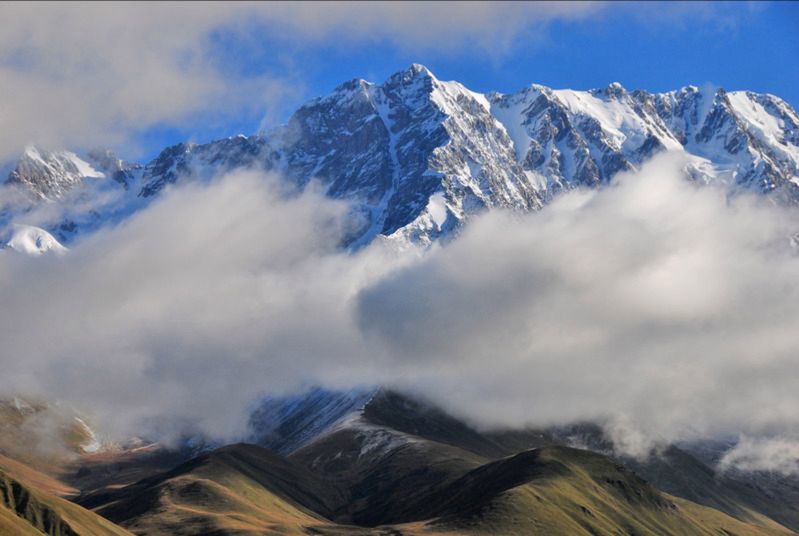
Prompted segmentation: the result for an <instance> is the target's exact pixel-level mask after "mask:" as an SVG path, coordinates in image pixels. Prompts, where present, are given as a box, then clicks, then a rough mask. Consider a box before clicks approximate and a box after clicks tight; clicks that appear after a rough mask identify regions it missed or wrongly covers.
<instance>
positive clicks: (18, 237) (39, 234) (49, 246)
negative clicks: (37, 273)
mask: <svg viewBox="0 0 799 536" xmlns="http://www.w3.org/2000/svg"><path fill="white" fill-rule="evenodd" d="M2 248H4V249H13V250H14V251H18V252H20V253H26V254H28V255H41V254H42V253H46V252H48V251H52V252H54V253H65V252H66V251H67V248H65V247H64V246H62V245H61V244H60V243H59V242H58V240H56V239H55V238H53V235H51V234H50V233H48V232H47V231H45V230H44V229H40V228H38V227H33V226H32V225H20V224H13V225H12V226H11V228H10V232H9V233H8V235H7V236H6V238H5V240H3V243H2Z"/></svg>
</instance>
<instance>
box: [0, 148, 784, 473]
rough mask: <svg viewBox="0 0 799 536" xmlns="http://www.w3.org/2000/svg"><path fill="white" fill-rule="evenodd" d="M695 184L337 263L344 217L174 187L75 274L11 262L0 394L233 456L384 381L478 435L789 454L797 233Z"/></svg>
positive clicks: (79, 263)
mask: <svg viewBox="0 0 799 536" xmlns="http://www.w3.org/2000/svg"><path fill="white" fill-rule="evenodd" d="M683 164H684V162H682V161H681V160H679V159H677V158H672V157H661V158H658V159H655V160H654V161H653V162H652V163H650V164H648V165H647V166H645V167H644V168H643V169H642V170H641V171H640V172H637V173H631V174H625V175H621V176H619V177H618V178H617V180H616V182H615V184H614V185H612V186H610V187H608V188H605V189H603V190H600V191H591V192H574V193H570V194H566V195H563V196H562V197H560V198H559V199H558V200H557V201H555V202H554V203H552V204H551V205H549V206H548V207H546V208H545V209H544V210H542V211H540V212H537V213H533V214H528V215H519V214H514V213H508V212H504V211H492V212H489V213H486V214H484V215H482V216H480V217H477V218H475V219H474V220H473V221H471V222H470V223H469V225H468V226H467V227H466V228H465V229H464V231H463V233H462V234H461V236H459V237H458V238H457V239H455V240H453V241H452V242H450V243H449V244H447V245H445V246H443V247H439V246H436V247H434V248H433V249H432V250H430V251H427V252H426V253H424V254H423V253H422V252H420V251H416V250H410V251H407V250H406V251H404V252H398V251H396V250H395V249H394V248H392V247H391V244H385V243H382V242H377V243H375V244H372V245H371V246H369V247H367V248H365V249H362V250H360V251H358V252H355V253H352V252H346V251H342V250H341V249H340V248H338V244H339V243H340V240H341V237H342V236H344V235H345V234H346V232H347V227H346V226H347V220H346V214H347V207H346V206H344V205H343V204H341V203H338V202H334V201H331V200H329V199H326V198H324V196H323V195H322V194H321V193H319V192H316V191H314V190H313V189H310V190H308V191H306V192H304V193H301V194H298V193H292V192H286V191H283V190H282V189H281V188H280V187H279V186H278V184H279V181H278V180H277V179H275V178H270V177H264V176H263V175H259V174H252V173H249V174H247V173H244V174H242V173H239V174H234V175H231V176H228V177H225V178H221V179H219V180H217V181H214V182H212V183H211V184H209V185H205V186H200V185H194V186H188V187H184V188H180V189H176V190H174V191H172V192H171V193H169V194H168V195H166V196H165V197H164V198H163V199H161V200H160V201H157V202H156V203H154V204H153V205H152V206H151V207H149V208H148V209H146V210H144V211H142V212H141V213H139V214H137V215H136V216H134V217H133V218H132V219H130V220H129V221H127V222H126V223H124V224H122V225H120V226H118V227H116V228H112V229H107V230H104V231H101V232H99V233H97V234H95V235H93V236H91V237H89V238H88V239H86V240H84V241H83V242H79V243H77V244H76V245H75V246H74V247H73V249H72V251H71V252H70V254H69V255H66V256H63V257H59V258H56V257H50V258H38V259H27V258H23V257H21V256H14V255H10V254H9V255H6V254H3V255H2V256H0V300H2V302H3V308H2V311H0V339H1V340H3V346H4V347H3V352H2V354H0V355H1V357H0V360H1V363H0V365H2V369H3V375H2V378H0V389H2V390H3V391H5V392H9V391H15V392H22V393H32V394H34V395H39V396H45V395H46V396H48V397H51V398H52V397H57V398H60V399H64V400H68V401H70V402H71V403H73V404H75V405H76V406H78V407H79V408H82V409H88V410H91V412H92V413H94V415H95V418H96V419H97V420H98V421H99V422H100V423H101V425H102V427H104V428H105V429H109V430H113V431H114V432H116V433H118V434H130V433H146V432H151V431H152V428H150V429H148V428H147V427H148V426H153V425H154V423H158V426H159V427H160V430H161V432H167V435H169V433H174V432H177V431H178V430H179V429H178V428H177V425H176V424H175V423H190V424H191V426H192V427H195V428H196V429H199V430H202V431H204V432H207V433H210V434H212V435H216V436H228V437H229V436H232V435H235V434H237V433H240V432H241V431H242V430H243V426H244V423H245V422H246V415H245V409H246V408H247V407H248V404H250V403H251V402H252V401H253V399H254V398H255V397H257V396H258V394H260V393H264V392H275V391H290V390H293V389H296V388H299V387H300V386H302V385H309V384H323V385H327V386H331V387H348V386H352V385H357V384H376V383H387V384H392V385H396V386H399V387H404V388H410V389H414V390H416V391H418V392H420V393H422V394H424V395H425V396H427V397H428V398H430V399H432V400H433V401H435V402H437V403H440V404H442V405H444V406H445V407H446V408H448V409H449V410H451V411H452V412H454V413H456V414H457V415H461V416H464V417H467V418H469V419H470V420H472V421H473V422H475V423H476V424H478V425H481V426H489V427H491V426H528V425H530V426H537V425H546V424H556V423H566V422H570V421H575V420H596V421H600V422H604V423H607V428H608V430H609V431H610V432H611V433H612V434H613V435H614V437H615V439H616V441H617V444H618V445H619V446H620V447H621V448H623V449H624V450H626V451H627V452H629V453H633V454H636V453H638V454H641V453H645V452H646V451H647V450H648V449H649V448H650V447H652V446H653V445H655V444H657V442H658V441H673V440H679V439H692V438H697V437H703V436H711V435H719V434H738V433H742V434H747V435H748V436H750V437H755V438H763V437H768V438H770V439H769V441H770V442H763V443H762V444H763V445H772V446H773V445H774V441H782V442H786V444H794V443H792V442H791V439H790V438H791V437H799V391H797V389H796V385H797V381H798V380H799V367H797V366H796V359H797V357H796V356H797V349H799V332H797V330H796V329H795V319H796V318H799V299H797V298H799V259H798V258H797V257H796V255H795V251H794V247H793V246H792V244H791V240H790V237H791V236H792V235H793V234H794V233H795V232H796V231H797V230H799V214H797V213H796V211H795V210H789V209H782V208H779V207H777V206H774V205H773V204H771V203H768V202H767V201H766V200H764V199H763V198H760V197H754V196H747V195H740V196H735V197H732V198H730V197H729V196H728V195H727V194H726V191H723V190H720V189H717V188H714V187H699V186H696V185H694V184H692V183H690V182H689V181H687V180H685V179H684V178H683V176H682V173H681V171H680V169H681V166H682V165H683ZM164 423H167V425H165V424H164ZM758 444H759V443H757V442H752V445H751V448H749V447H747V448H748V449H749V450H747V453H744V454H746V456H744V457H743V458H741V459H742V460H744V461H746V460H750V459H754V458H753V455H752V454H751V453H750V451H752V450H753V449H754V450H756V447H757V445H758ZM769 448H770V447H769ZM742 452H743V451H742ZM780 452H794V451H792V450H790V448H788V449H787V450H786V449H781V450H780ZM789 457H790V456H789ZM739 465H740V464H739Z"/></svg>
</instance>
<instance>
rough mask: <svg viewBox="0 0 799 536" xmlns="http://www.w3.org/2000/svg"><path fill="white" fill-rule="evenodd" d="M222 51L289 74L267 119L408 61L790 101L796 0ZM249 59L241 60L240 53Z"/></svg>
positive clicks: (492, 75)
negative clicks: (483, 33)
mask: <svg viewBox="0 0 799 536" xmlns="http://www.w3.org/2000/svg"><path fill="white" fill-rule="evenodd" d="M216 41H217V43H218V45H219V50H224V51H225V58H226V61H230V58H231V57H232V58H238V59H234V60H233V62H232V67H231V66H230V64H229V68H233V69H238V70H239V71H240V72H241V73H244V74H245V75H251V74H262V73H270V74H275V75H278V76H281V77H285V78H286V79H287V80H294V83H295V84H296V86H295V89H296V90H295V91H292V92H290V93H289V94H288V95H286V96H284V97H282V98H281V99H279V100H280V102H277V103H273V104H272V105H271V106H269V109H270V113H269V114H268V115H267V118H266V120H265V121H264V123H263V124H264V125H266V126H269V125H273V124H276V123H280V122H283V121H285V120H286V119H287V117H288V115H289V114H290V113H291V111H293V110H294V109H295V108H296V107H297V106H299V105H300V104H302V102H304V101H305V100H307V99H309V98H312V97H314V96H318V95H323V94H326V93H327V92H329V91H331V90H332V89H333V88H334V87H336V86H337V85H338V84H340V83H342V82H343V81H346V80H349V79H351V78H365V79H367V80H370V81H374V82H381V81H383V80H384V79H386V78H387V77H388V76H389V75H391V74H392V73H394V72H396V71H398V70H400V69H403V68H405V67H407V66H408V65H409V64H411V63H422V64H424V65H426V66H427V67H428V68H430V69H431V70H432V71H433V72H434V73H435V74H436V75H437V76H438V77H439V78H441V79H444V80H458V81H460V82H462V83H464V84H465V85H466V86H467V87H469V88H470V89H473V90H476V91H481V92H486V91H492V90H497V91H500V92H504V93H508V92H513V91H516V90H518V89H520V88H522V87H524V86H526V85H529V84H530V83H540V84H544V85H547V86H551V87H556V88H565V87H568V88H573V89H589V88H594V87H602V86H605V85H607V84H609V83H610V82H614V81H618V82H620V83H621V84H622V85H623V86H625V87H626V88H628V89H637V88H640V89H646V90H649V91H668V90H671V89H675V88H679V87H682V86H685V85H689V84H694V85H702V84H705V83H711V84H714V85H717V86H721V87H724V88H727V89H731V90H734V89H749V90H753V91H758V92H768V93H774V94H776V95H779V96H780V97H782V98H783V99H785V100H786V101H788V102H789V103H791V104H792V105H793V106H794V107H796V106H797V104H799V59H798V58H799V3H789V2H776V3H757V4H748V3H742V2H733V3H728V4H716V5H703V4H700V3H686V4H682V5H678V6H663V5H661V6H660V7H657V6H653V7H647V8H645V7H644V6H641V5H638V6H636V5H622V6H610V7H609V8H603V9H600V10H599V11H598V12H597V13H595V14H593V15H590V16H586V17H582V18H576V19H573V18H555V19H554V20H551V21H548V22H546V23H545V24H537V25H536V24H533V25H531V27H529V28H523V29H522V30H521V31H519V32H518V35H516V36H514V38H513V40H512V42H511V43H510V44H509V45H506V46H504V47H502V49H501V50H492V49H491V47H485V46H484V44H482V43H470V39H469V38H466V39H464V42H463V43H462V44H460V45H459V46H457V47H456V48H453V49H448V50H446V49H445V50H440V49H436V48H435V47H424V46H421V47H415V46H413V43H399V42H397V40H396V39H381V38H380V37H379V36H376V37H372V38H368V39H354V40H347V39H344V40H340V41H336V40H335V39H331V40H323V41H312V42H309V43H303V42H296V41H293V40H290V39H289V40H287V39H284V38H282V36H281V35H280V33H277V32H276V33H275V34H274V35H272V34H270V31H269V29H268V28H267V29H265V30H264V31H262V32H261V33H260V34H259V39H258V40H256V41H255V42H252V41H249V40H248V41H247V42H246V43H244V44H242V43H241V42H238V41H237V38H236V37H235V36H233V37H227V38H225V37H221V36H217V37H216ZM242 58H246V59H242ZM260 124H261V117H247V116H241V117H236V118H233V117H231V118H229V121H228V122H227V123H226V124H220V125H217V126H215V127H213V128H210V129H199V130H195V131H193V132H192V131H189V132H180V131H166V132H160V133H159V134H158V135H159V136H162V137H163V141H165V142H166V141H167V139H169V138H174V137H175V136H177V137H180V135H181V134H188V135H189V136H191V137H194V138H197V139H211V138H214V137H217V136H222V135H228V134H230V133H235V132H239V131H241V132H244V133H251V132H254V131H256V130H257V129H258V128H259V126H260Z"/></svg>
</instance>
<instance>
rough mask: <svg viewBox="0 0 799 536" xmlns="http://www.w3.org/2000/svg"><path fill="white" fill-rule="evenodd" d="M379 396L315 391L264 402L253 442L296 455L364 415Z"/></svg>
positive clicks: (254, 421)
mask: <svg viewBox="0 0 799 536" xmlns="http://www.w3.org/2000/svg"><path fill="white" fill-rule="evenodd" d="M376 392H377V389H353V390H351V391H331V390H328V389H321V388H315V389H311V390H310V391H307V392H304V393H299V394H296V395H293V396H287V397H269V398H264V399H263V400H261V401H260V402H259V403H258V405H257V407H256V408H255V410H254V411H253V412H252V414H251V415H250V422H249V428H250V430H251V437H250V438H249V439H250V440H251V441H252V442H253V443H256V444H258V445H260V446H262V447H266V448H269V449H272V450H274V451H276V452H280V453H283V454H286V453H289V452H292V451H294V450H296V449H298V448H300V447H302V446H304V445H306V444H307V443H309V442H311V441H313V440H315V439H316V438H318V437H320V436H322V435H324V434H326V433H328V432H329V431H331V430H332V429H334V428H336V427H337V426H340V425H342V423H345V422H349V421H351V420H352V419H353V416H358V415H360V412H361V411H363V408H364V406H365V405H366V404H367V403H368V402H369V400H371V398H372V397H373V396H374V395H375V393H376Z"/></svg>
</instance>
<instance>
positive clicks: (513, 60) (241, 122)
mask: <svg viewBox="0 0 799 536" xmlns="http://www.w3.org/2000/svg"><path fill="white" fill-rule="evenodd" d="M3 15H4V16H3V17H0V80H3V84H0V99H2V101H3V102H4V103H6V106H5V112H4V113H5V114H6V116H5V117H4V118H3V120H4V125H3V126H4V128H3V129H0V158H2V159H4V158H7V157H9V156H13V155H14V154H18V151H19V150H20V148H21V146H22V145H24V144H26V143H35V144H39V145H43V146H45V147H52V148H59V147H69V148H72V149H75V150H81V149H86V148H89V147H93V146H97V145H103V146H111V147H113V148H115V149H117V151H118V152H119V153H120V154H121V155H122V156H123V157H128V158H132V159H137V160H147V159H148V158H150V157H152V156H153V155H154V154H156V153H157V152H158V151H159V150H160V149H161V148H163V147H164V146H166V145H169V144H174V143H177V142H179V141H183V140H187V139H188V140H193V141H197V142H203V141H208V140H212V139H215V138H219V137H222V136H228V135H233V134H236V133H240V132H241V133H246V134H249V133H254V132H256V131H258V130H259V129H260V128H262V127H269V126H271V125H274V124H277V123H281V122H283V121H285V120H286V119H287V118H288V116H289V115H290V113H291V112H292V111H293V110H294V109H296V108H297V107H298V106H299V105H301V104H302V103H303V102H305V101H306V100H308V99H310V98H313V97H315V96H319V95H324V94H326V93H328V92H329V91H331V90H332V89H333V88H334V87H336V86H337V85H338V84H340V83H342V82H344V81H346V80H349V79H351V78H365V79H367V80H371V81H374V82H381V81H383V80H384V79H385V78H387V77H388V76H389V75H390V74H392V73H393V72H396V71H398V70H401V69H404V68H406V67H407V66H408V65H410V64H411V63H422V64H424V65H426V66H427V67H428V68H430V69H431V70H432V71H433V72H434V73H435V74H436V75H437V76H438V77H439V78H441V79H444V80H458V81H460V82H462V83H464V84H465V85H466V86H467V87H469V88H470V89H472V90H475V91H481V92H485V91H491V90H497V91H500V92H505V93H507V92H513V91H516V90H519V89H520V88H522V87H524V86H526V85H528V84H530V83H540V84H544V85H548V86H552V87H555V88H573V89H589V88H594V87H602V86H606V85H607V84H609V83H610V82H614V81H618V82H620V83H621V84H622V85H624V86H625V87H626V88H628V89H636V88H640V89H646V90H649V91H667V90H670V89H675V88H679V87H682V86H685V85H688V84H695V85H702V84H705V83H712V84H715V85H718V86H722V87H725V88H727V89H750V90H754V91H758V92H769V93H773V94H776V95H779V96H780V97H782V98H784V99H785V100H786V101H788V102H789V103H790V104H792V105H793V106H794V107H797V106H799V68H797V67H799V61H798V60H797V58H799V3H794V2H774V3H765V2H757V3H747V2H731V3H722V2H715V3H702V2H685V3H677V2H671V3H653V2H642V3H636V2H619V3H603V2H594V3H588V2H565V3H558V2H544V3H521V2H510V3H501V2H495V3H481V2H466V3H448V2H444V3H422V2H412V3H406V4H403V3H399V2H387V3H379V2H355V3H347V2H338V3H332V2H328V3H310V2H300V3H260V4H245V3H212V2H202V3H193V4H184V3H164V4H147V5H135V4H123V5H120V4H116V5H108V4H91V5H90V4H67V5H65V6H61V5H55V4H48V5H46V6H39V5H36V4H35V3H34V4H8V5H5V6H3Z"/></svg>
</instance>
